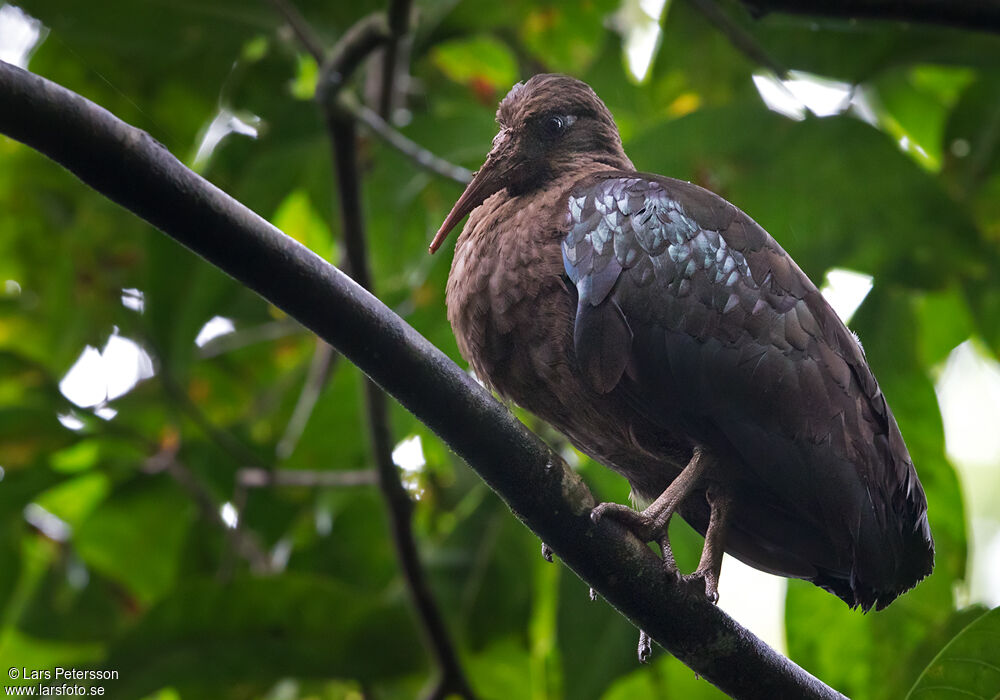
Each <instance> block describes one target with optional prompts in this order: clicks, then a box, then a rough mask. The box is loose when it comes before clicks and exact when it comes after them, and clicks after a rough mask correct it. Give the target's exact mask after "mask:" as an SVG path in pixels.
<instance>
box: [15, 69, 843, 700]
mask: <svg viewBox="0 0 1000 700" xmlns="http://www.w3.org/2000/svg"><path fill="white" fill-rule="evenodd" d="M0 104H3V105H4V108H3V109H2V110H0V132H2V133H5V134H7V135H8V136H10V137H12V138H14V139H16V140H18V141H21V142H23V143H25V144H27V145H28V146H31V147H32V148H35V149H36V150H38V151H40V152H42V153H43V154H45V155H47V156H48V157H50V158H52V159H53V160H55V161H56V162H57V163H59V164H61V165H63V166H64V167H66V168H67V169H69V170H70V171H72V172H73V173H74V174H76V175H77V177H79V178H80V179H81V180H83V181H84V182H85V183H87V184H88V185H90V186H91V187H93V188H94V189H96V190H98V191H99V192H101V193H102V194H104V195H105V196H107V197H109V198H110V199H112V200H113V201H115V202H118V203H119V204H121V205H122V206H123V207H125V208H127V209H129V210H131V211H132V212H134V213H135V214H137V215H138V216H140V217H142V218H143V219H145V220H146V221H148V222H149V223H151V224H152V225H153V226H155V227H157V228H158V229H160V230H161V231H163V232H164V233H166V234H167V235H169V236H171V237H172V238H174V239H175V240H177V241H179V242H180V243H182V244H183V245H185V246H187V247H188V248H190V249H191V250H193V251H194V252H196V253H198V254H199V255H201V256H202V257H203V258H205V259H206V260H208V261H209V262H211V263H212V264H214V265H216V266H218V267H219V268H221V269H222V270H223V271H225V272H227V273H228V274H229V275H231V276H232V277H234V278H235V279H237V280H239V281H240V282H242V283H244V284H246V285H247V286H248V287H250V288H251V289H253V290H254V291H256V292H257V293H258V294H260V295H261V296H262V297H264V298H265V299H267V300H268V301H270V302H271V303H273V304H275V305H276V306H278V307H279V308H281V309H283V310H284V311H285V312H286V313H288V314H289V315H290V316H292V317H294V318H296V319H297V320H298V321H299V322H300V323H302V324H303V325H304V326H306V327H307V328H309V329H311V330H312V331H313V332H315V333H316V334H317V335H319V336H320V337H322V338H323V339H324V340H326V341H327V342H329V343H330V344H331V345H333V346H334V347H336V348H337V349H338V350H340V351H341V352H342V353H343V354H344V356H345V357H347V358H348V359H349V360H351V361H352V362H354V363H355V364H356V365H358V366H359V367H360V368H361V369H362V370H363V371H364V372H365V373H367V374H368V376H370V377H371V378H372V379H373V380H374V381H375V382H377V383H378V384H379V385H380V386H381V387H382V388H383V389H385V390H386V391H387V392H389V393H390V394H392V395H393V396H394V397H395V398H396V399H397V400H398V401H400V403H402V404H403V406H405V407H406V408H407V409H409V410H410V411H412V412H413V413H414V414H415V415H416V416H418V417H419V418H420V420H422V421H423V422H424V423H425V424H427V425H428V426H429V427H430V428H431V429H432V430H433V431H434V432H436V433H437V434H438V435H439V436H440V437H441V438H442V439H443V440H444V441H445V442H446V443H447V444H448V445H449V446H450V447H451V448H452V449H454V450H455V451H456V452H457V453H458V454H459V455H460V456H461V457H462V458H463V459H465V461H466V462H468V463H469V465H470V466H471V467H472V468H473V469H474V470H475V471H476V472H477V473H479V475H480V476H481V477H482V478H483V479H484V480H485V481H486V482H487V483H488V484H489V485H490V487H491V488H493V490H494V491H496V492H497V493H498V494H499V495H500V496H501V498H503V499H504V500H505V501H506V502H507V503H508V505H509V506H510V507H511V509H512V510H513V511H514V513H515V514H516V515H517V517H518V518H520V519H521V520H522V521H523V522H524V523H525V524H526V525H527V526H528V527H529V528H531V529H532V530H533V531H534V532H535V533H536V534H537V535H538V536H539V537H540V538H541V539H542V540H543V541H544V542H546V543H547V544H548V545H549V546H550V547H551V548H552V549H553V550H554V551H555V552H556V554H558V555H559V556H560V557H561V558H562V560H563V561H564V562H565V563H566V564H567V565H568V566H569V567H570V568H572V569H573V570H574V571H575V572H576V573H577V574H578V575H579V576H580V577H581V578H582V579H583V580H584V581H586V582H587V583H588V584H590V586H592V587H593V588H594V589H595V590H597V591H598V593H600V594H601V596H602V597H604V598H605V600H607V601H608V602H610V603H611V604H612V605H614V606H615V607H616V608H617V609H618V610H619V611H620V612H621V613H622V614H624V615H625V616H626V617H628V619H630V620H631V621H632V622H633V623H634V624H636V625H637V626H638V627H640V628H642V629H644V630H646V631H647V632H648V633H649V634H650V635H651V636H652V638H653V639H655V640H656V641H657V642H658V643H659V644H661V645H662V646H663V647H665V648H666V649H667V650H668V651H670V652H671V653H672V654H674V655H675V656H676V657H678V658H679V659H681V660H682V661H683V662H684V663H686V664H687V665H688V666H690V667H691V668H692V669H694V671H695V672H696V673H698V674H700V675H701V676H702V677H703V678H705V679H706V680H709V681H710V682H712V683H713V684H714V685H716V686H717V687H719V688H720V689H722V690H723V691H725V692H727V693H729V694H730V695H733V696H735V697H739V698H774V697H800V698H842V697H843V696H842V695H840V694H839V693H837V692H836V691H835V690H833V689H832V688H830V687H828V686H826V685H824V684H823V683H822V682H821V681H819V680H817V679H816V678H815V677H813V676H811V675H810V674H809V673H807V672H806V671H804V670H803V669H802V668H800V667H798V666H796V665H795V664H794V663H792V662H791V661H790V660H789V659H787V658H785V657H784V656H782V655H780V654H778V653H777V652H775V651H774V650H773V649H771V648H770V647H768V646H767V645H766V644H764V643H763V642H762V641H761V640H759V639H758V638H757V637H755V636H754V635H753V634H751V633H750V632H749V631H748V630H746V629H744V628H743V627H741V626H740V625H739V624H737V623H736V622H734V621H733V620H732V619H731V618H729V617H728V616H727V615H726V614H725V613H724V612H722V611H721V610H719V609H718V608H716V607H715V606H714V605H711V604H710V603H708V602H707V601H706V600H705V599H704V598H703V597H700V596H693V597H692V596H689V595H687V594H686V593H685V592H684V591H682V590H681V588H680V587H675V586H672V585H669V584H668V583H667V581H666V579H665V577H664V576H663V573H662V569H661V566H660V561H659V559H658V558H657V557H656V555H655V554H654V553H653V552H652V551H651V550H650V549H649V548H648V547H646V546H645V545H644V544H642V543H641V542H639V541H638V540H637V539H635V538H634V537H632V536H631V535H629V534H627V533H626V531H625V530H623V529H622V528H621V527H620V526H619V525H617V524H616V523H614V522H613V521H611V520H610V519H606V520H603V521H601V523H599V524H597V525H594V524H593V523H592V522H591V520H590V517H589V513H590V510H591V508H592V507H593V505H594V499H593V496H592V495H591V493H590V491H589V490H588V489H587V487H586V486H585V485H584V484H583V482H582V481H581V480H580V478H579V476H577V475H576V474H575V473H574V472H573V471H572V470H570V469H569V467H568V466H567V465H566V464H565V462H563V460H562V459H561V458H560V457H559V455H558V453H556V452H555V451H554V450H552V449H551V448H549V447H548V446H546V445H545V444H544V443H543V442H542V441H541V440H540V439H539V438H538V437H537V436H535V435H534V434H533V433H531V432H530V431H528V430H527V429H526V428H525V427H524V426H523V425H522V424H521V423H520V422H518V420H517V419H516V418H515V417H514V416H513V415H512V414H511V413H510V411H508V410H507V409H506V408H505V407H503V406H502V405H501V404H500V403H499V402H497V401H496V400H495V399H494V398H493V397H492V396H491V395H490V394H489V393H488V392H487V391H486V390H485V389H484V388H482V387H481V386H479V385H478V384H477V383H476V382H475V381H473V380H472V379H471V378H470V377H469V376H468V375H467V374H466V373H465V372H463V371H462V370H461V369H459V368H458V367H457V366H456V365H455V364H454V363H453V362H452V361H451V360H449V359H448V358H447V357H446V356H445V355H444V354H443V353H442V352H441V351H440V350H438V349H437V348H435V347H434V346H433V345H431V344H430V343H429V342H428V341H427V340H426V339H425V338H424V337H422V336H421V335H420V334H419V333H417V331H416V330H414V329H413V328H412V327H410V326H409V325H407V324H406V323H405V322H404V321H403V320H402V319H401V318H399V317H398V316H396V315H395V314H394V313H392V312H391V311H390V310H389V309H388V308H387V307H386V306H385V305H384V304H382V303H381V302H380V301H379V300H377V299H376V298H374V297H373V296H371V295H370V294H369V293H368V292H366V291H364V290H363V289H362V288H361V287H359V286H358V285H357V284H356V283H354V282H353V281H352V280H350V278H348V277H347V276H346V275H344V274H343V273H342V272H340V271H339V270H337V269H336V268H335V267H333V266H332V265H330V264H329V263H327V262H325V261H324V260H323V259H322V258H320V257H319V256H317V255H316V254H315V253H313V252H311V251H310V250H308V249H306V248H305V247H304V246H302V245H300V244H299V243H297V242H296V241H294V240H293V239H291V238H289V237H288V236H285V235H284V234H282V233H281V232H280V231H279V230H277V229H276V228H274V226H272V225H271V224H270V223H268V222H267V221H266V220H264V219H263V218H261V217H259V216H257V215H256V214H254V213H253V212H252V211H250V210H249V209H247V208H246V207H244V206H243V205H241V204H240V203H239V202H237V201H236V200H234V199H232V198H231V197H229V196H228V195H227V194H225V193H224V192H222V191H221V190H220V189H218V188H217V187H215V186H214V185H212V184H211V183H209V182H208V181H206V180H204V179H203V178H201V177H200V176H199V175H197V174H196V173H194V172H192V171H191V170H189V169H187V168H186V167H184V165H183V164H181V162H180V161H178V160H177V159H176V158H174V156H173V155H171V154H170V153H169V152H168V151H167V150H166V149H165V148H164V147H163V146H162V145H160V144H159V143H157V142H156V141H155V140H154V139H153V138H151V137H150V136H149V135H148V134H146V133H145V132H143V131H141V130H139V129H136V128H134V127H132V126H130V125H128V124H126V123H124V122H122V121H121V120H119V119H117V118H116V117H114V116H113V115H112V114H111V113H110V112H108V111H106V110H104V109H102V108H101V107H98V106H97V105H95V104H93V103H91V102H90V101H88V100H86V99H85V98H83V97H81V96H79V95H76V94H75V93H72V92H70V91H68V90H66V89H65V88H62V87H60V86H58V85H56V84H54V83H52V82H50V81H47V80H45V79H44V78H41V77H39V76H36V75H33V74H31V73H28V72H26V71H23V70H21V69H19V68H16V67H14V66H11V65H9V64H7V63H3V62H0Z"/></svg>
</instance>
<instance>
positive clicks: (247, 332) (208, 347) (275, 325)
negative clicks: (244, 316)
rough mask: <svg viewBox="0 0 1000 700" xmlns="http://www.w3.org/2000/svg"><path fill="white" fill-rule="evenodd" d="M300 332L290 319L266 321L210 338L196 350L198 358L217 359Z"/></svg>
mask: <svg viewBox="0 0 1000 700" xmlns="http://www.w3.org/2000/svg"><path fill="white" fill-rule="evenodd" d="M302 332H304V331H303V328H302V326H300V325H299V324H298V323H296V321H295V319H292V318H284V319H281V320H280V321H267V322H265V323H261V324H259V325H256V326H250V327H249V328H243V329H240V330H238V331H235V332H233V333H226V334H225V335H220V336H218V337H217V338H212V339H211V340H210V341H208V342H207V343H205V344H204V345H202V346H201V347H200V348H199V349H198V356H199V357H202V358H210V357H217V356H219V355H224V354H225V353H227V352H232V351H234V350H241V349H243V348H245V347H248V346H250V345H255V344H257V343H265V342H268V341H272V340H279V339H281V338H287V337H288V336H290V335H294V334H296V333H302Z"/></svg>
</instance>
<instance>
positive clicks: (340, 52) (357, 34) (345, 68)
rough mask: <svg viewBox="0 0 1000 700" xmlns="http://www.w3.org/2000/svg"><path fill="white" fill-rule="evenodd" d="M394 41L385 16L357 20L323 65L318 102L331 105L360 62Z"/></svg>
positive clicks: (378, 14)
mask: <svg viewBox="0 0 1000 700" xmlns="http://www.w3.org/2000/svg"><path fill="white" fill-rule="evenodd" d="M390 37H391V34H390V32H389V23H388V21H387V20H386V18H385V14H384V13H382V12H374V13H372V14H370V15H368V16H367V17H363V18H361V19H360V20H358V21H357V22H356V23H355V24H354V25H353V26H352V27H351V28H350V29H348V30H347V31H346V32H344V35H343V36H341V37H340V40H339V41H338V42H337V44H336V45H335V46H334V47H333V50H332V51H331V52H330V56H329V58H327V59H326V60H325V61H324V62H323V63H322V64H320V73H319V83H318V85H317V86H316V98H317V100H319V103H320V104H329V103H330V102H331V101H332V100H333V98H334V97H336V95H337V93H338V92H340V90H341V88H343V87H344V85H346V84H347V81H348V80H350V78H351V76H352V75H353V74H354V71H356V70H357V69H358V66H360V65H361V62H362V61H364V60H365V59H366V58H368V56H369V55H370V54H371V53H372V51H374V50H375V49H377V48H378V47H379V46H382V45H383V44H384V43H385V42H386V41H388V40H389V39H390Z"/></svg>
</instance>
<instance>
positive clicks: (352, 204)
mask: <svg viewBox="0 0 1000 700" xmlns="http://www.w3.org/2000/svg"><path fill="white" fill-rule="evenodd" d="M326 121H327V130H328V131H329V134H330V141H331V143H332V145H333V159H334V170H335V171H336V175H337V189H338V192H339V193H340V220H341V229H342V231H343V232H344V247H345V252H346V256H347V267H348V270H349V271H350V274H351V276H352V277H353V278H354V280H355V281H356V282H357V283H358V284H359V285H361V286H362V287H363V288H365V289H367V290H369V291H371V289H372V279H371V271H370V269H369V266H368V246H367V243H366V241H365V233H364V222H363V219H362V214H361V182H360V174H359V173H358V155H357V127H356V125H355V122H354V120H353V119H352V118H351V117H350V116H349V115H345V114H343V113H342V112H340V111H339V110H336V109H335V108H334V107H333V106H332V105H331V106H329V107H328V108H327V109H326ZM364 386H365V410H366V413H367V417H368V430H369V437H370V442H371V449H372V455H373V456H374V459H375V471H376V474H377V475H378V486H379V489H380V490H381V492H382V496H383V498H384V499H385V502H386V510H387V513H388V516H389V528H390V531H391V532H392V540H393V545H394V546H395V548H396V555H397V557H398V558H399V563H400V566H401V568H402V570H403V577H404V580H405V581H406V584H407V588H408V590H409V592H410V596H411V598H412V599H413V604H414V606H415V607H416V609H417V614H418V616H419V619H420V624H421V628H422V630H423V632H424V636H425V637H426V639H427V642H428V643H429V645H430V648H431V651H432V653H433V656H434V661H435V663H436V666H437V669H438V673H439V678H438V681H437V683H436V686H435V692H436V690H437V689H443V690H444V691H445V693H447V692H454V693H457V694H458V695H461V696H462V697H464V698H473V697H474V695H473V693H472V690H471V689H470V687H469V684H468V681H467V680H466V679H465V674H464V672H463V671H462V667H461V665H460V664H459V662H458V655H457V654H456V653H455V648H454V646H453V644H452V641H451V636H450V634H449V633H448V628H447V627H446V626H445V624H444V619H443V618H442V617H441V611H440V610H439V609H438V606H437V602H436V601H435V600H434V595H433V593H432V592H431V590H430V586H429V585H428V583H427V577H426V575H425V574H424V569H423V566H422V565H421V563H420V557H419V555H418V553H417V545H416V542H415V540H414V537H413V526H412V515H413V503H412V502H411V501H410V497H409V496H408V495H407V493H406V489H404V488H403V484H402V482H401V481H400V479H399V472H398V470H397V469H396V465H395V464H394V463H393V461H392V435H391V433H390V429H389V411H388V406H387V405H386V400H385V394H384V393H383V392H382V390H381V389H380V388H379V387H378V386H377V385H376V384H375V383H374V382H373V381H372V380H371V379H369V378H368V377H365V382H364ZM442 697H443V696H442Z"/></svg>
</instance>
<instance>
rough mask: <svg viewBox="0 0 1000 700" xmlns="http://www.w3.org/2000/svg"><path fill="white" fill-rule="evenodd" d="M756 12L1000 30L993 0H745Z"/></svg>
mask: <svg viewBox="0 0 1000 700" xmlns="http://www.w3.org/2000/svg"><path fill="white" fill-rule="evenodd" d="M743 4H744V5H746V6H747V7H749V8H750V11H751V12H753V13H754V14H755V15H757V16H760V15H763V14H766V13H768V12H789V13H794V14H804V15H824V16H827V17H844V18H856V17H870V18H873V19H887V20H896V21H900V22H921V23H927V24H935V25H947V26H953V27H963V28H965V29H974V30H978V31H981V32H998V31H1000V3H997V2H992V1H991V0H909V1H908V2H901V1H900V0H839V1H838V2H830V0H743Z"/></svg>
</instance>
